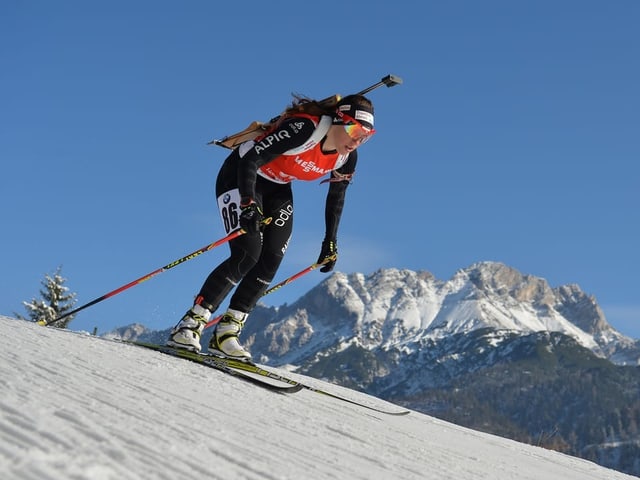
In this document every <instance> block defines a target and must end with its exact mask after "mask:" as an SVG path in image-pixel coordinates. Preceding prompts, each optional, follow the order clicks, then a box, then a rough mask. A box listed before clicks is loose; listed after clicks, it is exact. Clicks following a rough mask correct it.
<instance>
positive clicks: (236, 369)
mask: <svg viewBox="0 0 640 480" xmlns="http://www.w3.org/2000/svg"><path fill="white" fill-rule="evenodd" d="M129 343H132V344H134V345H138V346H141V347H146V348H150V349H152V350H156V351H159V352H162V353H167V354H169V355H173V356H175V357H180V358H185V359H187V360H191V361H193V362H197V363H200V364H203V365H207V366H210V367H213V368H217V369H218V370H222V371H225V372H227V373H231V374H232V375H236V376H240V377H242V378H245V376H243V374H244V373H246V374H247V375H246V379H247V380H249V381H251V382H254V383H258V384H259V385H261V386H267V388H269V387H274V388H273V389H274V390H277V391H284V392H289V393H293V392H297V391H300V390H302V389H305V390H309V391H310V392H315V393H318V394H320V395H324V396H327V397H331V398H333V399H335V400H340V401H342V402H346V403H350V404H352V405H356V406H358V407H361V408H366V409H368V410H372V411H374V412H377V413H382V414H385V415H395V416H401V415H408V414H409V413H410V410H389V409H384V408H378V407H374V406H372V405H367V404H365V403H361V402H358V401H356V400H351V399H350V398H347V397H344V396H342V395H338V394H335V393H331V392H328V391H326V390H322V389H320V388H316V387H313V386H311V385H306V384H304V383H300V382H297V381H296V380H293V379H291V378H288V377H285V376H283V375H280V374H279V373H276V372H273V371H271V370H268V369H266V368H264V367H262V366H260V365H257V364H255V363H253V362H243V361H241V360H235V359H233V358H228V357H220V356H217V355H213V354H210V353H195V352H190V351H187V350H180V349H176V348H172V347H168V346H165V345H156V344H153V343H145V342H129ZM251 374H254V375H258V376H259V377H263V378H264V380H263V379H262V378H257V377H253V376H250V375H251ZM266 379H271V380H274V381H276V382H280V383H282V384H286V386H285V385H274V384H271V383H268V382H267V381H266Z"/></svg>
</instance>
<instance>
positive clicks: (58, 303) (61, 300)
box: [16, 266, 76, 328]
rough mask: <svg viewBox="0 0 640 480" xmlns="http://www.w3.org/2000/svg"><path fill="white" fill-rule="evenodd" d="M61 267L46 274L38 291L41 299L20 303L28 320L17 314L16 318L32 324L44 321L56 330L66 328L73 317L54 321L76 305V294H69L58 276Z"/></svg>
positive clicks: (59, 275)
mask: <svg viewBox="0 0 640 480" xmlns="http://www.w3.org/2000/svg"><path fill="white" fill-rule="evenodd" d="M61 270H62V267H61V266H60V267H58V269H57V270H56V272H55V273H54V274H53V275H48V274H46V275H45V277H44V280H42V282H41V285H42V287H43V288H41V289H40V296H41V298H38V299H36V298H34V299H32V300H31V301H30V302H22V304H23V305H24V306H25V308H26V310H27V313H28V315H29V318H28V319H27V318H24V317H22V316H21V315H19V314H16V315H17V317H18V318H19V319H21V320H30V321H32V322H39V321H44V322H46V323H47V324H48V325H51V326H53V327H57V328H67V325H68V324H69V322H71V320H73V315H69V316H68V317H65V318H63V319H61V320H59V321H57V322H54V320H55V319H56V318H58V317H60V316H61V315H64V314H65V313H66V312H68V311H70V310H71V309H72V308H73V306H74V304H75V303H76V299H75V297H76V294H75V293H69V288H68V287H65V286H64V282H66V281H67V279H66V278H63V277H62V275H61V274H60V272H61Z"/></svg>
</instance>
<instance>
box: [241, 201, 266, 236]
mask: <svg viewBox="0 0 640 480" xmlns="http://www.w3.org/2000/svg"><path fill="white" fill-rule="evenodd" d="M240 208H241V209H242V212H241V213H240V228H242V229H243V230H244V231H245V232H247V233H248V234H249V235H255V234H256V233H258V232H259V231H260V230H261V229H262V220H263V217H262V209H261V208H260V207H259V206H258V204H257V203H256V202H253V201H252V202H251V203H249V204H248V205H244V206H243V205H240Z"/></svg>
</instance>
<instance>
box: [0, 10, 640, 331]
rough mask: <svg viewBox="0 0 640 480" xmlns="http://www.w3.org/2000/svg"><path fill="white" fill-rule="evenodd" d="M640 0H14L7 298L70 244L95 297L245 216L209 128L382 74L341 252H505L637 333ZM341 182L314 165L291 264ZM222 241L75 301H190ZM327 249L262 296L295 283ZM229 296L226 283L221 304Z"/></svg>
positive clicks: (6, 59) (71, 271) (151, 307)
mask: <svg viewBox="0 0 640 480" xmlns="http://www.w3.org/2000/svg"><path fill="white" fill-rule="evenodd" d="M638 25H640V3H639V2H637V1H635V0H616V1H615V2H602V1H589V0H586V1H583V0H568V1H560V2H558V1H546V0H543V1H519V2H514V1H506V0H505V1H484V2H477V1H471V0H469V1H451V2H435V1H427V2H396V3H394V4H392V3H390V2H381V1H367V2H362V1H353V2H341V1H325V2H322V3H315V2H298V3H291V2H272V3H265V2H252V1H245V2H241V3H238V2H211V1H189V2H177V1H174V2H168V1H153V2H151V1H135V2H131V1H126V2H125V1H120V0H116V1H110V2H86V1H79V0H78V1H59V2H45V1H31V2H29V1H18V0H9V1H4V2H2V5H1V6H0V60H1V65H2V68H1V69H0V95H1V97H2V100H1V107H0V158H1V159H2V176H1V177H0V204H1V205H2V206H1V207H0V208H1V210H0V212H1V217H0V225H2V228H3V234H2V235H1V237H0V238H2V248H1V249H0V255H1V256H2V273H1V278H2V289H1V290H0V314H4V315H11V314H12V313H13V312H16V311H17V312H19V313H23V314H24V313H25V312H24V309H23V308H22V305H21V301H22V300H29V299H31V298H32V297H33V296H35V295H37V293H38V290H39V288H40V281H41V280H42V278H43V277H44V274H45V273H52V272H54V271H55V269H56V268H57V267H58V266H60V265H62V273H63V275H64V276H65V277H66V278H67V279H68V280H67V285H68V286H69V287H70V288H71V289H72V290H73V291H75V292H76V293H77V296H78V305H81V304H84V303H87V302H89V301H91V300H93V299H94V298H97V297H100V296H101V295H103V294H105V293H107V292H110V291H112V290H114V289H116V288H118V287H120V286H121V285H124V284H126V283H128V282H130V281H132V280H134V279H136V278H138V277H140V276H142V275H144V274H146V273H149V272H151V271H153V270H155V269H156V268H159V267H161V266H163V265H166V264H168V263H170V262H172V261H173V260H175V259H177V258H180V257H182V256H183V255H186V254H188V253H190V252H192V251H194V250H197V249H198V248H200V247H202V246H205V245H207V244H209V243H211V242H213V241H214V240H217V239H218V238H220V237H221V236H223V235H224V232H223V229H222V226H221V224H220V221H219V219H218V216H217V211H216V209H215V199H214V194H213V185H214V181H215V176H216V174H217V170H218V168H219V166H220V165H221V163H222V161H223V159H224V158H225V156H226V154H227V152H226V151H225V150H224V149H221V148H219V147H212V146H207V145H206V143H207V142H208V141H209V140H211V139H212V138H220V137H222V136H224V135H225V134H229V133H233V132H234V131H236V130H238V129H241V128H243V127H244V126H245V125H246V124H248V123H249V122H250V121H252V120H256V119H259V120H267V119H269V118H271V117H272V116H274V115H275V114H277V113H278V112H279V111H280V110H281V109H282V107H283V106H285V105H286V104H287V103H288V102H289V101H290V99H291V93H302V94H305V95H308V96H311V97H316V98H323V97H325V96H328V95H332V94H335V93H340V94H342V95H346V94H348V93H353V92H355V91H358V90H361V89H362V88H364V87H367V86H369V85H371V84H372V83H375V82H377V81H378V80H379V79H380V78H382V77H383V76H385V75H386V74H389V73H392V74H395V75H398V76H400V77H402V78H403V80H404V84H403V85H402V86H398V87H394V88H391V89H387V88H381V89H378V90H376V91H374V92H372V93H371V94H370V98H371V99H372V100H373V101H374V103H375V106H376V128H377V130H378V134H377V135H376V137H375V138H374V139H372V140H371V141H370V142H368V143H367V144H365V145H364V146H362V147H361V149H360V150H361V151H360V163H359V168H358V171H357V174H356V177H355V178H354V182H353V185H352V186H351V187H350V190H349V192H348V198H347V204H346V208H345V212H344V215H343V220H342V224H341V229H340V234H339V240H338V246H339V252H340V257H339V261H338V264H337V267H336V269H337V270H340V271H342V272H346V273H352V272H362V273H365V274H370V273H373V272H374V271H375V270H377V269H379V268H386V267H396V268H407V269H411V270H427V271H430V272H431V273H433V274H434V275H435V276H436V277H437V278H439V279H442V280H446V279H448V278H450V277H451V276H452V275H453V274H454V273H455V272H456V270H458V269H460V268H465V267H467V266H469V265H471V264H473V263H475V262H478V261H485V260H492V261H499V262H503V263H505V264H507V265H509V266H512V267H514V268H516V269H518V270H520V271H521V272H523V273H526V274H532V275H535V276H539V277H543V278H545V279H547V280H548V281H549V283H550V284H551V286H553V287H557V286H560V285H563V284H569V283H575V284H578V285H579V286H580V287H581V288H582V289H583V290H584V291H585V292H587V293H589V294H592V295H594V296H595V297H596V299H597V301H598V303H599V304H600V305H601V306H602V308H603V310H604V312H605V314H606V316H607V319H608V320H609V322H610V323H612V324H613V325H614V326H615V327H616V328H618V329H619V330H620V331H622V332H623V333H626V334H627V335H631V336H633V337H635V338H640V298H639V297H640V296H639V294H638V287H637V278H638V270H639V267H640V254H639V253H638V251H639V247H638V245H640V218H639V217H640V214H639V213H638V211H639V208H638V207H640V201H639V200H640V198H639V197H640V188H638V187H639V183H640V182H639V180H640V178H639V176H640V175H639V174H638V169H637V163H638V160H639V159H640V116H639V115H638V112H640V93H639V92H640V91H639V89H638V85H640V30H639V29H638ZM325 188H326V185H323V186H320V185H318V183H317V182H314V183H302V182H299V183H297V184H295V186H294V195H295V200H296V223H295V232H294V237H293V239H292V242H291V247H290V250H289V253H288V255H287V257H286V258H285V261H284V263H283V266H282V268H281V270H280V272H279V274H278V276H277V277H276V281H278V280H281V279H284V278H285V277H286V276H288V275H291V274H293V273H295V272H297V271H299V270H301V269H303V268H304V267H306V266H308V265H310V264H312V263H313V262H314V261H315V260H316V258H317V255H318V253H319V249H320V243H321V241H322V237H323V235H324V223H323V213H322V212H323V204H324V194H325V191H326V190H325ZM225 255H226V249H225V248H224V247H221V249H220V250H218V251H215V250H213V251H210V252H208V253H206V254H203V255H201V256H199V257H198V258H196V259H193V260H191V261H189V262H187V263H185V264H183V265H181V266H179V267H176V268H174V269H171V270H169V271H167V272H165V273H163V274H161V275H159V276H157V277H155V278H154V279H152V280H149V281H148V282H144V283H142V284H140V285H138V286H136V287H134V288H131V289H129V290H127V291H125V292H123V293H121V294H119V295H117V296H114V297H112V298H110V299H108V300H106V301H104V302H101V303H99V304H97V305H95V306H93V307H91V308H89V309H87V310H85V311H83V312H81V313H80V314H78V316H77V317H76V319H75V320H74V321H73V323H72V324H71V327H72V328H74V329H88V330H90V329H92V328H93V327H94V326H97V327H98V329H99V330H100V331H106V330H109V329H111V328H113V327H115V326H121V325H125V324H129V323H132V322H141V323H144V324H146V325H147V326H150V327H151V328H167V327H169V326H171V325H173V324H174V323H175V322H176V321H177V320H178V318H179V317H180V316H181V315H182V313H183V312H184V311H185V310H186V308H188V307H189V306H190V304H191V301H192V298H193V296H194V295H195V294H196V293H197V291H198V289H199V288H200V285H201V284H202V281H203V280H204V278H205V276H206V275H207V274H208V273H209V271H210V270H211V269H212V268H213V267H215V266H216V265H217V264H218V262H219V261H221V260H222V259H223V258H224V256H225ZM324 278H325V276H324V274H322V273H319V272H317V271H315V272H312V273H310V274H308V275H307V276H305V277H304V278H302V279H300V280H298V281H297V282H295V283H292V284H290V285H288V286H287V287H285V288H283V289H281V290H279V291H278V292H277V293H274V294H273V295H271V296H269V297H265V298H264V302H265V303H267V304H269V305H281V304H283V303H285V302H287V303H291V302H293V301H295V300H296V299H297V298H298V297H299V296H300V295H301V294H302V293H304V292H306V291H307V290H308V289H310V288H311V287H313V286H314V285H316V284H317V283H318V282H320V281H322V280H323V279H324ZM223 306H224V307H226V304H224V305H223Z"/></svg>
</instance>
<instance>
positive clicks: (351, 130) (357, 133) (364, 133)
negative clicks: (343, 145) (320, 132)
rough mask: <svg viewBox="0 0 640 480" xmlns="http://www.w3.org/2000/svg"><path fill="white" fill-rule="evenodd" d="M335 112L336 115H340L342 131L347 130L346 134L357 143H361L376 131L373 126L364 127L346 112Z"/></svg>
mask: <svg viewBox="0 0 640 480" xmlns="http://www.w3.org/2000/svg"><path fill="white" fill-rule="evenodd" d="M337 113H338V117H340V119H341V120H342V126H343V127H344V131H345V132H347V135H349V137H350V138H351V139H352V140H355V141H356V142H358V144H363V143H364V142H366V141H367V140H369V138H371V137H372V136H373V134H374V133H376V130H375V129H374V128H367V127H365V126H364V125H362V124H361V123H360V122H359V121H357V120H356V119H355V118H353V117H351V116H349V115H347V114H346V113H343V112H340V111H339V112H337Z"/></svg>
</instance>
